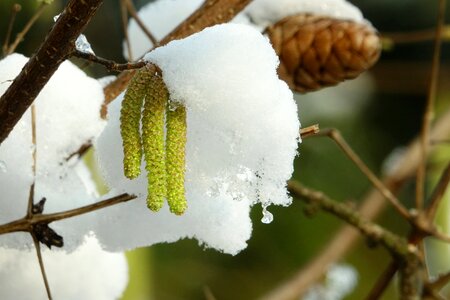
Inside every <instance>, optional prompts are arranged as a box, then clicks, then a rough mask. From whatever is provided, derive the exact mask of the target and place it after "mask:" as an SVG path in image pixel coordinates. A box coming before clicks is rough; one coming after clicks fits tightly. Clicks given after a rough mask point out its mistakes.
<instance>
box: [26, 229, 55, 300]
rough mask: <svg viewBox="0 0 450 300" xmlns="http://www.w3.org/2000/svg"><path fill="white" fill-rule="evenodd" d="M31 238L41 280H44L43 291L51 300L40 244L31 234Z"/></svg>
mask: <svg viewBox="0 0 450 300" xmlns="http://www.w3.org/2000/svg"><path fill="white" fill-rule="evenodd" d="M31 236H32V237H33V243H34V247H35V248H36V254H37V258H38V262H39V268H40V269H41V274H42V279H43V280H44V285H45V291H46V292H47V297H48V299H49V300H51V299H52V293H51V290H50V285H49V284H48V279H47V274H46V273H45V266H44V260H43V259H42V251H41V244H40V243H39V241H38V239H37V238H36V236H35V235H34V234H31Z"/></svg>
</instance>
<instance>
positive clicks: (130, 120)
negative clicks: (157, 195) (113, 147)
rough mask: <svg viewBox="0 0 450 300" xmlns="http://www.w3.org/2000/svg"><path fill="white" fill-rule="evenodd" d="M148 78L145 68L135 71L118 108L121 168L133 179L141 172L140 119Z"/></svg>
mask: <svg viewBox="0 0 450 300" xmlns="http://www.w3.org/2000/svg"><path fill="white" fill-rule="evenodd" d="M148 78H149V74H148V71H147V69H146V68H144V69H142V70H140V71H138V72H137V74H136V75H135V76H134V77H133V79H132V80H131V82H130V84H129V86H128V88H127V91H126V92H125V96H124V99H123V101H122V108H121V110H120V134H121V135H122V145H123V153H124V157H123V170H124V174H125V176H126V177H127V178H129V179H134V178H136V177H138V176H139V174H140V173H141V160H142V143H141V133H140V120H141V109H142V104H143V101H144V97H145V93H146V89H147V81H148Z"/></svg>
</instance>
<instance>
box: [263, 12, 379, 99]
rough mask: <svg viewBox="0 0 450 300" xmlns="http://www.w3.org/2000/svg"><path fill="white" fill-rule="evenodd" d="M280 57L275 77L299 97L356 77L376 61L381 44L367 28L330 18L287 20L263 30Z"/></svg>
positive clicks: (295, 18)
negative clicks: (278, 76)
mask: <svg viewBox="0 0 450 300" xmlns="http://www.w3.org/2000/svg"><path fill="white" fill-rule="evenodd" d="M266 33H267V34H268V36H269V38H270V41H271V42H272V44H273V47H274V49H275V51H276V53H277V54H278V56H279V57H280V66H279V68H278V74H279V75H280V78H281V79H283V80H284V81H286V82H287V83H288V85H289V86H290V88H291V89H293V90H296V91H298V92H300V93H305V92H310V91H314V90H317V89H320V88H323V87H326V86H331V85H336V84H338V83H339V82H341V81H344V80H346V79H351V78H355V77H357V76H358V75H359V74H360V73H362V72H363V71H365V70H367V69H368V68H370V67H371V66H372V65H373V64H375V62H376V61H377V60H378V57H379V56H380V52H381V42H380V39H379V37H378V34H377V32H376V31H375V29H373V28H372V27H371V26H370V25H366V24H360V23H356V22H353V21H348V20H338V19H332V18H330V17H323V16H314V15H308V14H300V15H294V16H289V17H286V18H284V19H282V20H281V21H279V22H277V23H276V24H274V25H272V26H270V27H268V28H267V29H266Z"/></svg>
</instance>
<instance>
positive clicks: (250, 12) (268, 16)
mask: <svg viewBox="0 0 450 300" xmlns="http://www.w3.org/2000/svg"><path fill="white" fill-rule="evenodd" d="M299 13H309V14H317V15H321V16H328V17H331V18H336V19H344V20H351V21H354V22H358V23H366V24H368V21H366V20H365V19H364V17H363V15H362V13H361V11H360V10H359V9H358V8H357V7H356V6H354V5H353V4H351V3H350V2H348V1H346V0H320V1H317V0H254V1H253V2H252V3H250V4H249V5H248V6H247V7H246V8H245V10H244V11H243V12H242V14H244V15H247V16H248V17H249V19H250V20H251V21H252V22H253V23H255V24H256V25H257V26H259V27H260V28H261V29H262V30H264V28H266V27H267V26H270V25H272V24H275V23H276V22H278V21H279V20H281V19H283V18H284V17H287V16H291V15H295V14H299Z"/></svg>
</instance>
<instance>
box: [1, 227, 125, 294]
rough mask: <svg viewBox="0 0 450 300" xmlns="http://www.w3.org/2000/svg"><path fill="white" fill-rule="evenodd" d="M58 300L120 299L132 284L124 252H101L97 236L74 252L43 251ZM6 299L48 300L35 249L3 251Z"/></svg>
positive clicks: (2, 264)
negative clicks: (129, 284) (128, 285)
mask: <svg viewBox="0 0 450 300" xmlns="http://www.w3.org/2000/svg"><path fill="white" fill-rule="evenodd" d="M42 256H43V260H44V264H45V269H46V272H47V278H48V281H49V285H50V289H51V291H52V296H53V298H54V299H66V300H71V299H73V300H78V299H96V300H110V299H118V298H120V296H121V295H122V293H123V291H124V289H125V287H126V285H127V282H128V266H127V262H126V258H125V255H124V254H123V253H108V252H105V251H104V250H102V249H101V247H100V245H99V243H98V241H97V239H96V238H95V237H92V236H91V237H86V239H85V240H84V243H83V244H82V245H81V246H80V247H79V248H78V249H77V250H75V251H74V252H72V253H70V254H67V253H66V252H64V251H54V250H52V251H49V250H48V249H43V250H42ZM0 290H1V296H2V299H22V300H27V299H30V300H31V299H48V298H47V295H46V292H45V287H44V282H43V279H42V275H41V271H40V269H39V264H38V261H37V256H36V252H35V251H34V250H31V251H30V250H17V249H5V248H0Z"/></svg>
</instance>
